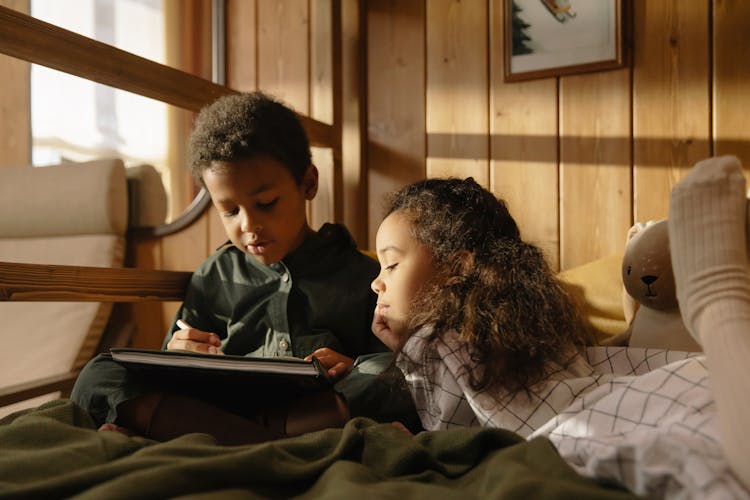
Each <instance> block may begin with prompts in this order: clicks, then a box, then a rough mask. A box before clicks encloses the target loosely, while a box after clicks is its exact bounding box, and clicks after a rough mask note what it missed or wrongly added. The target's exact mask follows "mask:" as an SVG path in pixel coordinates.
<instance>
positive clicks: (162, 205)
mask: <svg viewBox="0 0 750 500" xmlns="http://www.w3.org/2000/svg"><path fill="white" fill-rule="evenodd" d="M125 175H126V176H127V179H128V202H129V204H128V208H129V221H128V225H129V226H130V227H154V226H159V225H161V224H164V221H165V219H166V218H167V192H166V191H165V190H164V183H163V182H162V180H161V175H159V172H157V170H156V169H155V168H154V167H153V166H152V165H137V166H135V167H127V168H126V169H125Z"/></svg>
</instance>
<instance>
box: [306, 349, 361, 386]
mask: <svg viewBox="0 0 750 500" xmlns="http://www.w3.org/2000/svg"><path fill="white" fill-rule="evenodd" d="M313 356H315V357H316V358H318V361H320V364H321V365H323V367H324V368H325V369H326V370H328V376H329V377H331V378H332V379H333V380H339V379H342V378H344V377H345V376H346V375H348V374H349V372H350V371H352V366H354V360H353V359H352V358H349V357H347V356H344V355H343V354H340V353H338V352H336V351H334V350H333V349H329V348H328V347H321V348H320V349H316V350H315V351H313V352H312V354H309V355H308V356H307V357H305V360H306V361H311V360H312V358H313Z"/></svg>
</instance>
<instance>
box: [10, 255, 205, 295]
mask: <svg viewBox="0 0 750 500" xmlns="http://www.w3.org/2000/svg"><path fill="white" fill-rule="evenodd" d="M190 276H191V273H189V272H183V271H155V270H144V269H131V268H108V267H82V266H63V265H46V264H19V263H15V262H0V301H26V302H43V301H46V302H60V301H65V302H75V301H84V302H91V301H93V302H145V301H182V299H183V297H184V296H185V290H186V289H187V285H188V282H189V281H190Z"/></svg>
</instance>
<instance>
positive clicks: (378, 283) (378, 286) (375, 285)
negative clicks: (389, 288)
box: [370, 276, 383, 293]
mask: <svg viewBox="0 0 750 500" xmlns="http://www.w3.org/2000/svg"><path fill="white" fill-rule="evenodd" d="M370 288H372V291H373V292H375V293H380V292H382V291H383V281H382V280H381V279H380V276H378V277H377V278H375V279H374V280H372V283H370Z"/></svg>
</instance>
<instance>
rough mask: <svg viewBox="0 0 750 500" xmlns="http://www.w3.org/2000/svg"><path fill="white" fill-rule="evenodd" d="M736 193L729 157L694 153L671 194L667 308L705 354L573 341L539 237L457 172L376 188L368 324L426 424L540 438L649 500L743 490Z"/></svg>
mask: <svg viewBox="0 0 750 500" xmlns="http://www.w3.org/2000/svg"><path fill="white" fill-rule="evenodd" d="M745 203H746V200H745V179H744V175H743V174H742V168H741V166H740V165H739V162H738V161H737V160H736V158H733V157H722V158H712V159H709V160H706V161H704V162H701V163H699V164H698V165H696V167H695V168H694V169H693V171H691V172H690V174H689V175H688V176H687V177H686V179H684V180H683V181H681V182H680V183H679V184H678V185H677V186H676V187H675V189H674V191H673V193H672V198H671V203H670V218H669V231H670V248H671V255H672V261H673V268H674V273H675V280H676V284H677V290H678V297H679V302H680V308H681V312H682V316H683V320H684V321H685V324H686V325H688V327H689V328H690V329H691V332H693V334H694V336H695V337H696V339H697V340H699V341H702V344H703V347H704V350H705V353H706V357H707V358H708V360H707V361H708V362H707V361H706V359H705V358H704V357H703V356H702V355H700V354H695V353H693V354H690V353H681V352H674V351H659V350H644V349H625V348H614V347H609V348H606V347H589V348H586V349H585V348H584V346H585V345H586V343H588V342H589V341H590V340H592V337H591V336H590V335H589V333H588V329H587V327H586V325H585V324H584V322H583V320H582V319H581V318H580V317H579V316H578V315H577V314H576V310H575V307H574V304H573V303H572V301H571V299H570V297H569V296H568V295H567V294H566V293H565V291H564V290H563V289H562V288H561V287H560V285H559V283H558V282H557V281H556V280H555V278H554V276H553V275H552V273H551V272H550V270H549V268H548V267H547V266H546V264H545V262H544V260H543V258H542V256H541V254H540V252H539V250H538V249H536V248H535V247H533V246H532V245H529V244H527V243H525V242H523V241H522V240H521V239H520V237H519V231H518V228H517V227H516V225H515V223H514V221H513V219H512V218H511V216H510V214H509V213H508V211H507V209H506V207H505V204H504V203H503V202H502V201H499V200H497V199H495V197H494V196H493V195H492V194H491V193H489V192H487V191H485V190H484V189H482V188H481V187H479V186H478V185H477V184H476V183H475V182H474V181H473V180H472V179H467V180H465V181H461V180H455V179H451V180H427V181H423V182H420V183H417V184H414V185H412V186H409V187H407V188H405V189H403V190H402V191H400V192H398V193H396V194H395V195H394V196H393V197H392V199H391V203H390V205H389V207H388V210H387V216H386V218H385V220H384V221H383V223H382V224H381V226H380V228H379V230H378V234H377V251H378V259H379V260H380V263H381V271H380V274H379V275H378V277H377V278H376V279H375V280H374V281H373V283H372V288H373V290H375V292H376V293H377V294H378V303H377V306H376V310H375V317H374V321H373V332H374V333H375V335H377V336H378V337H379V338H380V339H381V340H383V342H384V343H385V344H386V345H387V346H388V347H390V348H391V349H393V350H395V351H397V353H398V354H397V364H398V366H399V368H401V370H402V371H403V372H404V374H405V376H406V377H405V378H406V381H407V383H408V385H409V388H410V390H411V392H412V395H413V397H414V400H415V403H416V405H417V409H418V412H419V415H420V418H421V420H422V423H423V426H424V427H425V429H427V430H436V429H443V428H448V427H451V426H469V425H488V426H497V427H503V428H506V429H509V430H514V431H516V432H517V433H519V434H521V435H523V436H526V437H529V438H533V437H537V436H545V437H547V438H549V439H550V440H551V441H552V443H553V444H554V445H555V446H556V447H557V449H558V451H559V452H560V454H561V456H562V457H563V458H564V459H565V460H566V461H568V462H569V463H570V464H571V466H573V468H574V469H576V470H577V471H578V472H580V473H581V474H583V475H585V476H589V477H593V478H596V479H597V480H605V481H606V480H609V481H614V482H617V483H619V484H622V485H623V486H625V487H627V488H628V489H630V490H631V491H633V492H634V493H637V494H641V495H646V496H649V497H656V498H750V490H749V489H748V486H750V466H749V465H748V464H750V462H749V461H748V460H747V457H748V453H750V438H748V437H747V433H746V432H743V430H744V427H745V425H744V424H745V423H746V422H747V421H748V417H750V404H749V403H748V398H747V397H746V393H747V387H748V384H749V383H750V368H748V366H750V365H748V364H747V362H746V361H747V358H748V356H749V355H750V271H748V261H747V252H746V247H745V245H746V237H747V236H746V228H745V224H746V205H745ZM622 363H625V364H624V365H623V364H622ZM618 364H620V365H621V366H626V369H625V370H618V369H617V368H612V367H613V366H617V365H618ZM628 366H629V368H628ZM708 366H710V367H711V369H712V371H711V373H710V376H711V380H710V382H711V383H710V384H709V372H708V369H707V368H708ZM618 371H619V373H615V372H618Z"/></svg>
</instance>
